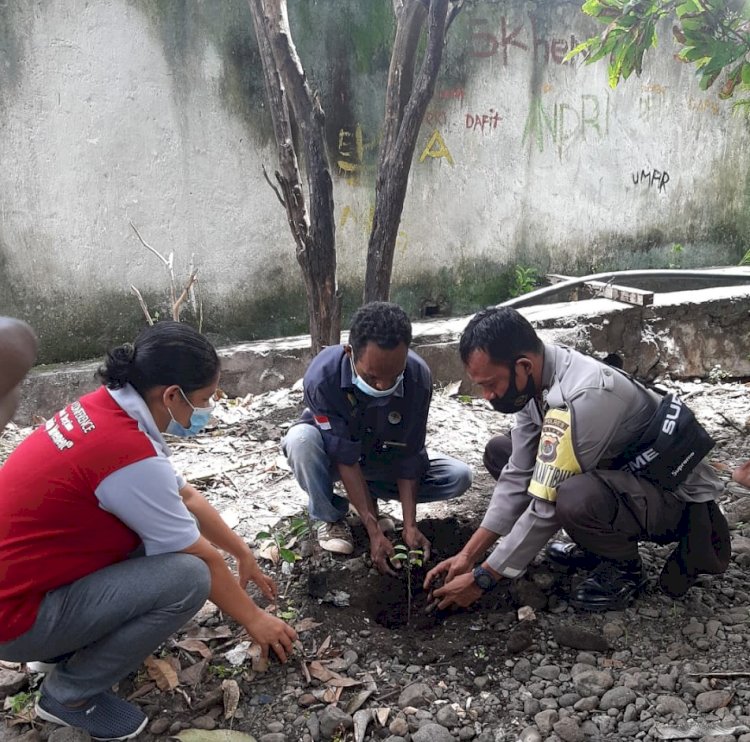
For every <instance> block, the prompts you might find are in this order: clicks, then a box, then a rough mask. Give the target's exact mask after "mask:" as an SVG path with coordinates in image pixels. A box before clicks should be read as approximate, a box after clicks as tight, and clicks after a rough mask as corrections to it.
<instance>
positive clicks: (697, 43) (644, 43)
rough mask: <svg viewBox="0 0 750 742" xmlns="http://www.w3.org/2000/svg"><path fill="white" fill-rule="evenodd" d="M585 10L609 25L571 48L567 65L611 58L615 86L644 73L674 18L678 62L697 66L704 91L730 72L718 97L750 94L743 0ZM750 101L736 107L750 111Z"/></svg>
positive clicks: (588, 6) (749, 34) (609, 2)
mask: <svg viewBox="0 0 750 742" xmlns="http://www.w3.org/2000/svg"><path fill="white" fill-rule="evenodd" d="M581 10H582V11H583V12H584V13H585V14H586V15H589V16H591V17H592V18H595V19H596V20H597V21H599V22H600V23H603V24H606V28H605V29H604V31H603V32H602V33H601V34H599V35H597V36H592V37H591V38H589V39H586V40H585V41H583V42H582V43H581V44H579V45H578V46H577V47H575V48H574V49H572V50H571V51H570V52H569V53H568V54H567V56H566V57H565V59H566V61H568V60H570V59H572V58H574V57H576V56H579V55H582V56H584V57H585V63H586V64H593V63H594V62H597V61H598V60H600V59H602V58H604V57H607V58H608V65H609V84H610V85H611V86H612V87H613V88H614V87H615V86H616V85H617V84H618V83H619V82H620V80H621V79H622V80H627V79H628V78H629V77H630V75H631V74H632V73H633V72H635V73H636V75H640V74H641V72H642V70H643V57H644V54H645V53H646V52H647V51H648V50H649V49H651V48H653V47H655V46H656V45H657V42H658V38H657V33H656V27H657V25H658V24H659V22H660V21H662V20H664V19H669V18H671V19H673V20H674V24H673V26H672V34H673V36H674V38H675V40H676V41H677V43H678V44H679V45H680V47H681V48H680V50H679V52H678V53H677V55H676V58H677V59H678V60H680V61H681V62H685V63H686V64H693V65H695V70H696V74H697V75H698V76H699V78H700V81H699V87H700V89H701V90H708V88H710V87H711V86H712V85H713V84H714V83H715V82H716V80H717V79H718V78H719V77H720V76H721V75H722V73H725V76H724V81H723V84H722V86H721V89H720V91H719V93H718V95H719V98H722V99H726V98H731V97H732V96H733V95H734V94H735V93H748V92H750V58H749V56H750V17H749V16H750V14H749V12H748V5H747V3H744V2H741V1H740V0H587V1H586V2H585V3H584V4H583V6H582V7H581ZM748 105H750V99H747V98H745V99H742V100H738V101H736V103H735V107H736V108H739V107H747V106H748Z"/></svg>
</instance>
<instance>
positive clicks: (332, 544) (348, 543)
mask: <svg viewBox="0 0 750 742" xmlns="http://www.w3.org/2000/svg"><path fill="white" fill-rule="evenodd" d="M316 534H317V537H318V543H319V544H320V548H321V549H325V551H332V552H333V553H334V554H351V553H352V552H353V551H354V539H353V538H352V532H351V530H350V529H349V526H348V525H347V523H346V521H345V520H343V519H342V520H337V521H336V522H335V523H323V522H321V523H319V524H318V525H317V527H316Z"/></svg>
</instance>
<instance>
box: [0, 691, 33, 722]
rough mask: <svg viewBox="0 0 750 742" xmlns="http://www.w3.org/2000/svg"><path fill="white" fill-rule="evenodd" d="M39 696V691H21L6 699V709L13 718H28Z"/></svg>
mask: <svg viewBox="0 0 750 742" xmlns="http://www.w3.org/2000/svg"><path fill="white" fill-rule="evenodd" d="M38 696H39V691H31V692H29V691H21V692H20V693H16V694H15V695H14V696H9V697H8V698H7V699H6V701H5V708H6V710H8V711H10V713H11V714H13V716H27V715H28V714H29V713H30V712H31V710H32V709H33V708H34V703H35V702H36V699H37V698H38Z"/></svg>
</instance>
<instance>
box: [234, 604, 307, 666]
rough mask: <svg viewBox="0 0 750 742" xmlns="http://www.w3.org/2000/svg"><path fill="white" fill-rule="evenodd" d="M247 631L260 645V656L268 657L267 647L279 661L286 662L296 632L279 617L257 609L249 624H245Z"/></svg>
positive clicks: (295, 637)
mask: <svg viewBox="0 0 750 742" xmlns="http://www.w3.org/2000/svg"><path fill="white" fill-rule="evenodd" d="M245 629H247V633H248V634H250V636H251V637H252V638H253V640H254V641H255V642H256V643H257V644H259V645H260V649H261V656H262V657H263V659H268V651H269V649H273V651H274V652H275V654H276V656H277V657H278V658H279V661H280V662H286V661H287V659H288V658H289V655H290V654H291V653H292V649H293V642H294V641H295V640H296V639H297V632H296V631H295V630H294V629H293V628H292V627H291V626H290V625H289V624H287V623H284V621H282V620H281V619H280V618H276V616H272V615H271V614H270V613H265V612H263V611H259V612H258V614H257V617H256V618H254V619H253V622H252V625H251V626H245Z"/></svg>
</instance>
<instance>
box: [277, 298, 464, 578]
mask: <svg viewBox="0 0 750 742" xmlns="http://www.w3.org/2000/svg"><path fill="white" fill-rule="evenodd" d="M411 339H412V335H411V323H410V322H409V318H408V317H407V316H406V313H405V312H404V310H403V309H401V307H399V306H397V305H396V304H391V303H389V302H371V303H369V304H365V305H364V306H363V307H361V308H360V309H359V310H358V311H357V312H356V313H355V315H354V317H353V319H352V324H351V329H350V332H349V343H348V344H347V345H335V346H330V347H328V348H325V349H324V350H322V351H321V352H320V353H319V354H318V355H317V356H316V357H315V358H314V359H313V360H312V362H311V363H310V366H309V367H308V369H307V371H306V372H305V377H304V380H303V381H304V394H305V404H306V406H307V408H306V409H305V411H304V413H303V415H302V417H301V419H300V421H299V422H298V424H296V425H294V426H293V427H292V428H291V429H290V430H289V432H288V433H287V435H286V436H285V438H284V440H283V441H282V446H283V449H284V453H285V454H286V456H287V458H288V460H289V464H290V466H291V468H292V471H293V473H294V476H295V478H296V480H297V482H298V483H299V485H300V487H301V488H302V489H303V490H304V491H305V492H307V494H308V497H309V501H308V509H309V513H310V517H311V518H312V519H313V520H314V521H317V523H316V526H315V530H316V535H317V538H318V542H319V544H320V546H321V547H322V548H323V549H325V550H327V551H330V552H334V553H338V554H351V553H352V551H353V549H354V544H353V541H352V534H351V531H350V529H349V526H348V524H347V523H346V520H345V516H346V515H347V512H348V508H349V503H351V505H352V506H353V507H354V509H356V511H357V512H358V513H359V515H360V517H361V519H362V522H363V524H364V526H365V529H366V530H367V535H368V538H369V540H370V555H371V557H372V560H373V563H374V564H375V565H376V566H377V568H378V569H379V570H380V571H381V572H392V570H391V568H390V566H389V561H388V560H389V557H391V556H392V555H393V553H394V549H393V545H392V544H391V542H390V540H389V539H388V537H387V536H386V535H385V532H386V531H387V530H389V528H393V523H392V521H390V522H389V519H386V518H379V512H378V505H377V500H378V499H384V500H400V501H401V508H402V513H403V538H404V543H405V544H406V545H407V546H408V547H409V548H410V549H421V550H422V551H423V552H424V558H425V561H426V560H427V559H428V558H429V555H430V542H429V541H428V540H427V538H426V537H425V536H424V534H423V533H422V532H421V531H420V530H419V527H418V526H417V516H416V513H417V503H418V502H433V501H436V500H448V499H450V498H453V497H457V496H458V495H460V494H462V493H463V492H465V491H466V490H467V489H468V488H469V486H470V485H471V479H472V476H471V470H470V469H469V467H468V466H466V464H464V463H462V462H460V461H457V460H455V459H452V458H450V457H448V456H443V455H441V454H437V453H434V452H429V453H428V451H427V449H426V448H425V437H426V433H427V413H428V411H429V407H430V400H431V398H432V376H431V374H430V369H429V368H428V367H427V364H426V363H425V362H424V361H423V360H422V359H421V358H420V357H419V356H418V355H417V354H416V353H414V351H412V350H410V348H409V346H410V344H411ZM339 479H340V480H341V482H342V483H343V485H344V489H345V490H346V494H347V496H348V501H347V499H346V498H344V497H341V496H339V495H337V494H335V493H334V491H333V485H334V482H335V481H336V480H339Z"/></svg>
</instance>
